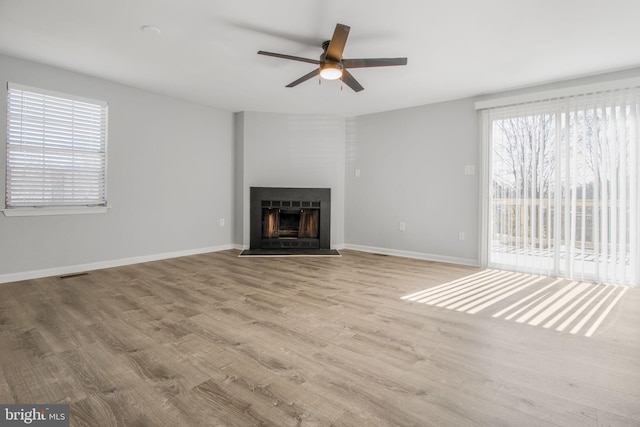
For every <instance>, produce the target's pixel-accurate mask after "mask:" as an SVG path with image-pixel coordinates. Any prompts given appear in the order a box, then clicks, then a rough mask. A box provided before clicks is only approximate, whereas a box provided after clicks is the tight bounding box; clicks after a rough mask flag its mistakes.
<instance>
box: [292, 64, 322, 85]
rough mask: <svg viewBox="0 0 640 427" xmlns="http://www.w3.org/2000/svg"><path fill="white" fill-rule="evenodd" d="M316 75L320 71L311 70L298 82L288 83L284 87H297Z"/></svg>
mask: <svg viewBox="0 0 640 427" xmlns="http://www.w3.org/2000/svg"><path fill="white" fill-rule="evenodd" d="M318 74H320V69H319V68H316V69H315V70H313V71H312V72H310V73H308V74H305V75H304V76H302V77H300V78H299V79H298V80H296V81H293V82H291V83H289V84H288V85H287V86H286V87H294V86H297V85H299V84H300V83H302V82H306V81H307V80H309V79H311V78H313V77H315V76H317V75H318Z"/></svg>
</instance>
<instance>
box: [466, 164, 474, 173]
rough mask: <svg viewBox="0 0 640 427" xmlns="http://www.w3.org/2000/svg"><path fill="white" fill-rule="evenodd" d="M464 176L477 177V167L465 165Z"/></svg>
mask: <svg viewBox="0 0 640 427" xmlns="http://www.w3.org/2000/svg"><path fill="white" fill-rule="evenodd" d="M464 174H465V175H475V174H476V167H475V165H464Z"/></svg>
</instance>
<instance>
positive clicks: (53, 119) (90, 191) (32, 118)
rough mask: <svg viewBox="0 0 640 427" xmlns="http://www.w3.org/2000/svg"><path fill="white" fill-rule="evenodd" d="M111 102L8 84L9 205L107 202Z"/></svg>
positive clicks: (7, 148) (83, 204)
mask: <svg viewBox="0 0 640 427" xmlns="http://www.w3.org/2000/svg"><path fill="white" fill-rule="evenodd" d="M106 150H107V104H106V103H104V102H101V101H94V100H88V99H83V98H78V97H74V96H70V95H64V94H57V93H53V92H48V91H43V90H40V89H35V88H29V87H26V86H22V85H17V84H13V83H9V84H8V97H7V146H6V156H7V157H6V162H7V169H6V175H7V176H6V191H5V206H6V207H7V208H17V207H49V206H106V163H107V157H106Z"/></svg>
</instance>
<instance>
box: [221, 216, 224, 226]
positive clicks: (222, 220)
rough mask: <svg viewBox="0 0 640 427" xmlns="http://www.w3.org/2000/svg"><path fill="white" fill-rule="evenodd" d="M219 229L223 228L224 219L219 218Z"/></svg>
mask: <svg viewBox="0 0 640 427" xmlns="http://www.w3.org/2000/svg"><path fill="white" fill-rule="evenodd" d="M220 227H224V218H220Z"/></svg>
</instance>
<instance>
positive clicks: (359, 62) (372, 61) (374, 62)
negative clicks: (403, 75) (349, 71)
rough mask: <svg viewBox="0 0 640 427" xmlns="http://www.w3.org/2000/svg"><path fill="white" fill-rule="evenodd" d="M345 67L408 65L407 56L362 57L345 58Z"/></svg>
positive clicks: (343, 62) (343, 61)
mask: <svg viewBox="0 0 640 427" xmlns="http://www.w3.org/2000/svg"><path fill="white" fill-rule="evenodd" d="M342 65H343V66H344V68H366V67H389V66H392V65H407V58H360V59H343V60H342Z"/></svg>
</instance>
